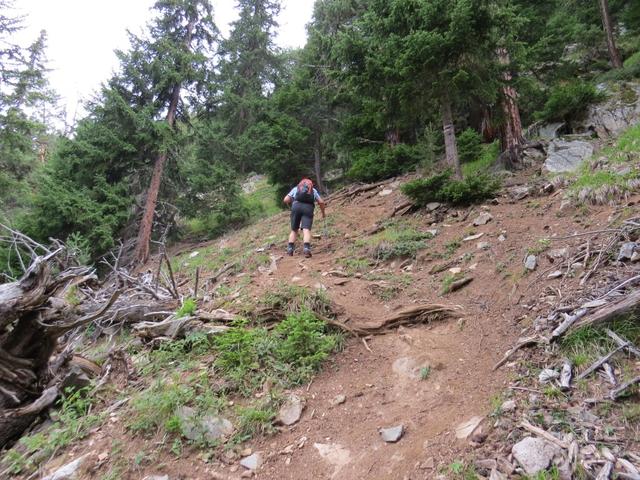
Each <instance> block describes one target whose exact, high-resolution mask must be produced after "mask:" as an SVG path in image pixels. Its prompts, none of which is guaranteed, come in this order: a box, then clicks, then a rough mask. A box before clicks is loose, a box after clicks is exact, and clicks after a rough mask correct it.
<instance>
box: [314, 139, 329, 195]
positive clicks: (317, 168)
mask: <svg viewBox="0 0 640 480" xmlns="http://www.w3.org/2000/svg"><path fill="white" fill-rule="evenodd" d="M321 160H322V147H321V145H320V135H316V141H315V145H314V147H313V170H314V172H315V174H316V182H317V183H316V184H317V185H318V190H320V192H321V193H322V194H323V195H324V194H326V193H327V190H326V189H325V188H324V183H323V182H322V169H321V163H320V162H321Z"/></svg>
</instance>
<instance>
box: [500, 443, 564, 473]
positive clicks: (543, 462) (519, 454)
mask: <svg viewBox="0 0 640 480" xmlns="http://www.w3.org/2000/svg"><path fill="white" fill-rule="evenodd" d="M511 453H512V454H513V458H515V459H516V461H517V462H518V463H519V464H520V466H521V467H522V469H523V470H524V472H525V473H526V474H527V475H535V474H537V473H538V472H541V471H543V470H546V469H547V468H549V465H551V462H552V461H553V457H555V456H556V455H557V454H558V453H559V449H558V447H556V446H555V445H553V444H551V443H549V442H547V441H545V440H542V439H541V438H533V437H527V438H525V439H523V440H521V441H520V442H518V443H516V444H515V445H514V446H513V448H512V449H511Z"/></svg>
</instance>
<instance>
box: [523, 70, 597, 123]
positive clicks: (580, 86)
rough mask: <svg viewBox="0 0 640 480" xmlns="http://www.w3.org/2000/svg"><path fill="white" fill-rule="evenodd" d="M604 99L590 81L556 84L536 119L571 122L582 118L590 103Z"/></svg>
mask: <svg viewBox="0 0 640 480" xmlns="http://www.w3.org/2000/svg"><path fill="white" fill-rule="evenodd" d="M602 99H603V94H602V93H600V92H598V91H597V90H596V88H595V87H594V86H593V85H591V84H590V83H587V82H584V81H581V80H575V81H572V82H570V83H565V84H561V85H556V86H555V87H553V88H552V89H551V91H550V93H549V98H548V99H547V101H546V103H545V104H544V108H543V109H542V111H541V112H538V113H537V114H536V119H537V120H542V121H545V122H549V121H562V122H566V123H571V121H573V120H577V119H580V118H581V117H582V116H583V115H584V114H585V113H586V111H587V109H588V108H589V106H590V105H592V104H594V103H598V102H599V101H601V100H602Z"/></svg>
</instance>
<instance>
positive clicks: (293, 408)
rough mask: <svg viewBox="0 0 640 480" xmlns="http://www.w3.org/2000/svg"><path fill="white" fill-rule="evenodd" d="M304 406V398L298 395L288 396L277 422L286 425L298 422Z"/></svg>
mask: <svg viewBox="0 0 640 480" xmlns="http://www.w3.org/2000/svg"><path fill="white" fill-rule="evenodd" d="M304 406H305V402H304V400H303V399H302V398H300V397H298V396H297V395H289V398H287V400H286V401H285V403H284V405H282V407H281V408H280V412H279V413H278V417H277V418H276V422H277V423H279V424H281V425H285V426H289V425H293V424H294V423H297V422H298V420H300V417H301V416H302V411H303V410H304Z"/></svg>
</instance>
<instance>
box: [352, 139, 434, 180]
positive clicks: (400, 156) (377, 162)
mask: <svg viewBox="0 0 640 480" xmlns="http://www.w3.org/2000/svg"><path fill="white" fill-rule="evenodd" d="M421 150H422V149H421V148H420V147H417V146H412V145H407V144H404V143H401V144H398V145H396V146H394V147H390V146H388V145H384V146H382V147H369V148H364V149H360V150H357V151H355V152H354V153H353V158H354V160H353V164H352V165H351V168H350V169H349V171H348V172H347V176H348V177H349V178H351V179H353V180H360V181H364V182H372V181H375V180H380V179H383V178H388V177H392V176H394V175H399V174H401V173H405V172H407V171H409V170H411V169H412V168H414V167H415V166H416V165H417V164H418V163H420V161H421V160H422V158H423V155H424V153H423V152H422V151H421Z"/></svg>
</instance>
